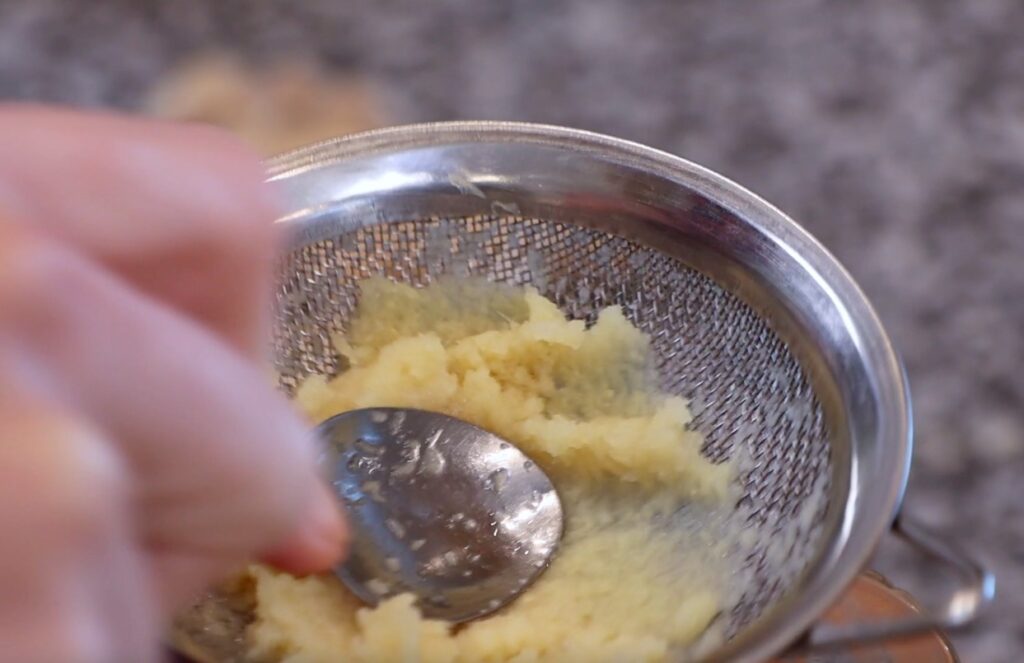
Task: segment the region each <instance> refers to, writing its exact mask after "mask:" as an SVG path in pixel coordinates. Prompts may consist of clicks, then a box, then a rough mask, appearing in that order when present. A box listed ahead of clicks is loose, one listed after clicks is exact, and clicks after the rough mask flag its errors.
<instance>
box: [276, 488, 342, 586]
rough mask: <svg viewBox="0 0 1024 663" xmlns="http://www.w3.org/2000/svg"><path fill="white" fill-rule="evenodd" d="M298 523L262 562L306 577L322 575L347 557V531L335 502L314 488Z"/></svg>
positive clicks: (324, 491) (330, 496)
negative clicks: (322, 572)
mask: <svg viewBox="0 0 1024 663" xmlns="http://www.w3.org/2000/svg"><path fill="white" fill-rule="evenodd" d="M315 493H316V494H315V496H314V498H313V499H312V501H311V504H310V506H309V507H308V508H307V510H306V513H305V514H304V518H303V520H302V522H301V523H300V524H299V525H298V526H297V527H296V528H295V529H294V531H293V532H292V533H291V534H290V535H289V536H288V537H287V538H286V539H285V540H284V542H283V543H282V544H281V545H280V546H278V547H276V548H274V549H273V550H272V551H271V552H270V553H268V554H266V555H264V557H263V561H264V562H266V563H267V564H270V565H271V566H275V567H277V568H279V569H281V570H282V571H287V572H288V573H292V574H295V575H306V574H309V573H318V572H321V571H326V570H328V569H330V568H331V567H332V566H334V565H336V564H338V563H340V562H341V561H343V560H344V558H345V556H346V555H347V554H348V546H349V531H348V525H347V523H346V521H345V516H344V514H343V513H342V511H341V507H340V506H339V504H338V500H337V498H335V496H334V495H333V494H332V493H331V492H330V491H329V490H328V489H327V487H326V486H323V485H322V484H318V487H317V490H316V491H315Z"/></svg>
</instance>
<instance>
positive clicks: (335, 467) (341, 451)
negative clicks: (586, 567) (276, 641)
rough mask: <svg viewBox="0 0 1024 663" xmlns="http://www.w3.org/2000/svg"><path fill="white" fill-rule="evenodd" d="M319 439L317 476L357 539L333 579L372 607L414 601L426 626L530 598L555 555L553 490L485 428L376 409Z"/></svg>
mask: <svg viewBox="0 0 1024 663" xmlns="http://www.w3.org/2000/svg"><path fill="white" fill-rule="evenodd" d="M317 431H318V433H319V434H320V437H321V439H322V440H323V442H324V446H323V449H322V452H321V455H320V465H321V467H322V469H323V470H324V472H325V473H326V476H327V477H328V479H329V480H330V481H331V482H332V485H333V486H334V488H335V490H336V491H337V493H338V496H339V498H340V499H341V500H342V501H343V502H344V503H345V504H346V505H347V507H348V509H347V511H348V517H349V524H350V526H351V528H352V549H351V554H350V556H349V558H348V560H347V561H346V562H345V563H344V564H342V565H341V566H339V567H338V568H337V569H336V573H337V574H338V577H340V578H341V579H342V581H344V583H345V584H346V585H347V586H348V587H349V589H351V590H352V591H353V592H354V593H355V594H356V595H357V596H359V598H361V599H362V600H364V601H366V602H367V603H369V604H370V605H376V604H377V603H379V602H380V601H381V600H383V599H385V598H388V597H391V596H394V595H396V594H402V593H406V592H411V593H413V594H414V595H416V597H417V598H418V606H419V608H420V610H421V611H422V612H423V614H424V615H425V616H428V617H434V618H438V619H444V620H447V621H450V622H463V621H467V620H470V619H474V618H477V617H482V616H483V615H486V614H489V613H491V612H494V611H495V610H498V609H499V608H501V607H502V606H504V605H506V604H508V603H509V602H510V601H512V600H513V599H514V598H515V597H517V596H518V595H519V594H520V593H521V592H523V590H525V589H526V588H527V587H528V586H529V585H530V583H531V582H533V581H534V580H535V579H536V578H537V576H539V575H540V574H541V573H543V571H544V570H545V569H546V568H547V566H548V564H549V563H550V561H551V556H552V554H554V552H555V550H556V549H557V548H558V543H559V540H560V539H561V536H562V505H561V501H560V500H559V498H558V494H557V493H556V492H555V488H554V486H552V485H551V480H550V479H548V477H547V475H546V474H544V472H543V471H542V470H541V469H540V468H539V467H537V465H536V464H535V463H534V462H533V461H532V460H530V458H528V457H527V456H526V455H525V454H524V453H523V452H522V451H520V450H519V449H518V448H517V447H515V446H513V445H512V444H509V443H508V442H507V441H505V440H502V439H501V438H499V437H497V436H495V435H492V434H491V433H488V432H487V431H485V430H483V429H481V428H477V427H476V426H473V425H471V424H468V423H466V422H464V421H461V420H459V419H455V418H452V417H448V416H445V415H443V414H438V413H436V412H424V411H422V410H410V409H395V408H372V409H366V410H355V411H351V412H346V413H344V414H340V415H337V416H335V417H332V418H330V419H328V420H327V421H325V422H323V423H322V424H321V425H320V426H319V427H318V429H317Z"/></svg>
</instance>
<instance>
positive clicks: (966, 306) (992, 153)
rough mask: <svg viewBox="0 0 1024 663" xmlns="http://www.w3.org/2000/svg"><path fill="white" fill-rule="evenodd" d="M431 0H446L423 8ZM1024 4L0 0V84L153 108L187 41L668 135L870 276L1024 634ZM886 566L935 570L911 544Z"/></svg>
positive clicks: (925, 491) (1000, 631) (945, 516)
mask: <svg viewBox="0 0 1024 663" xmlns="http://www.w3.org/2000/svg"><path fill="white" fill-rule="evenodd" d="M428 7H429V8H428ZM1022 31H1024V3H1021V2H1020V1H1019V0H977V1H975V2H970V3H966V2H958V1H956V0H903V1H902V2H898V3H897V2H891V1H889V0H865V1H862V2H858V3H832V2H827V1H825V0H775V1H774V2H751V3H742V6H741V3H736V2H718V3H706V2H688V1H682V0H639V1H637V2H630V1H628V0H618V1H612V0H556V1H552V2H546V3H545V2H537V1H534V0H522V1H514V2H501V3H498V2H494V3H486V2H477V1H475V0H440V1H438V2H434V3H430V4H429V5H428V4H426V3H422V2H418V1H416V0H392V1H389V2H378V1H377V0H351V1H349V2H345V3H339V2H329V1H327V0H324V1H314V0H310V1H308V2H302V3H297V2H289V1H287V0H266V1H263V2H237V1H227V0H222V1H220V2H200V1H191V0H179V1H178V2H174V3H160V4H159V5H158V3H155V2H137V3H134V4H129V3H123V2H116V1H114V0H109V1H105V0H104V1H100V0H96V1H94V2H90V3H78V2H74V1H73V0H49V1H45V2H43V1H39V2H35V1H29V0H26V1H24V2H5V3H2V4H0V95H2V96H3V97H5V98H19V99H36V100H45V101H57V102H68V103H76V104H84V105H110V106H118V107H125V108H134V107H137V106H138V104H139V103H140V100H141V99H142V98H143V95H144V94H145V92H146V90H147V89H148V87H149V86H150V85H151V84H152V82H153V81H154V80H156V79H157V78H158V77H159V76H160V75H161V74H162V73H163V72H165V71H166V70H167V69H168V68H169V67H171V66H173V65H174V63H175V62H176V61H178V60H179V59H180V58H181V57H182V56H184V55H187V54H189V53H191V52H193V51H195V50H197V49H202V48H208V47H214V46H220V47H226V48H229V49H232V50H235V51H237V52H240V53H243V54H245V55H246V56H247V57H250V58H254V59H256V60H260V59H271V58H274V57H277V56H280V55H282V54H296V53H298V54H300V55H310V56H313V57H315V58H318V59H319V60H320V61H322V62H324V63H326V64H328V65H331V66H334V67H339V68H342V69H347V70H353V71H357V72H359V73H360V74H361V75H364V76H368V77H370V78H372V79H373V80H374V81H376V82H377V83H378V84H379V85H380V87H381V89H382V90H383V93H384V98H385V99H386V102H387V108H388V112H389V113H390V114H391V116H392V117H393V119H394V120H395V121H403V122H404V121H420V120H439V119H457V118H486V119H520V120H533V121H542V122H552V123H559V124H567V125H573V126H577V127H581V128H586V129H592V130H596V131H601V132H605V133H610V134H614V135H618V136H622V137H625V138H630V139H634V140H637V141H641V142H644V143H648V144H650V145H653V146H657V147H660V148H663V149H666V150H669V151H672V152H675V153H677V154H680V155H682V156H685V157H687V158H689V159H691V160H694V161H697V162H699V163H701V164H704V165H706V166H709V167H711V168H713V169H715V170H718V171H719V172H721V173H723V174H725V175H727V176H729V177H731V178H733V179H735V180H737V181H738V182H740V183H742V184H744V185H746V186H748V187H749V188H751V189H753V190H754V191H757V192H758V193H760V194H761V195H763V196H765V197H766V198H768V199H769V200H771V201H773V202H774V203H776V204H777V205H779V206H780V207H781V208H782V209H784V210H786V211H787V212H789V213H790V214H791V215H792V216H793V217H794V218H796V219H797V220H798V221H800V222H801V223H803V224H804V225H805V226H807V227H808V228H809V229H810V230H811V232H813V233H814V234H815V235H817V236H818V237H819V238H820V239H821V240H822V241H823V242H824V243H825V244H826V245H827V246H828V247H829V248H830V249H831V250H832V251H833V252H834V253H835V254H836V255H837V256H838V257H839V258H840V260H842V261H843V262H844V263H845V264H846V265H847V267H848V268H849V269H850V271H851V272H852V273H853V274H854V276H855V277H856V278H857V279H858V280H859V282H860V283H861V284H862V286H863V287H864V289H865V290H866V292H867V293H868V295H869V297H870V298H871V299H872V300H873V301H874V302H875V304H876V305H877V308H878V310H879V312H880V314H881V316H882V318H883V320H884V322H885V324H886V325H887V327H888V329H889V330H890V332H891V334H892V336H893V337H894V340H895V342H896V344H897V346H898V347H899V348H900V349H901V351H902V352H903V355H904V357H905V360H906V363H907V368H908V371H909V374H910V379H911V383H912V389H913V394H914V398H915V404H916V422H917V447H916V449H915V455H914V467H913V473H912V478H911V485H910V490H909V492H908V500H907V505H906V506H907V508H908V509H909V511H911V512H913V513H914V514H916V515H918V516H920V518H921V519H923V520H924V521H926V522H927V523H929V524H931V525H933V526H935V527H936V528H938V529H939V530H941V531H942V532H944V533H947V534H948V536H949V537H951V538H955V539H957V540H960V541H963V542H965V543H966V544H968V545H969V546H970V547H971V548H972V549H975V550H978V551H980V552H982V553H983V554H984V555H985V556H986V557H987V559H988V560H989V561H990V562H991V563H992V564H993V565H994V567H995V568H996V570H997V572H998V573H999V575H1000V578H999V580H1000V597H999V599H998V607H997V609H995V610H993V611H991V612H990V613H989V615H988V616H987V618H986V619H985V621H984V623H983V624H982V625H981V626H980V627H978V628H976V629H974V630H972V631H970V632H967V633H964V634H959V635H957V636H956V637H955V638H954V640H955V642H956V645H957V647H958V648H959V650H960V652H961V654H962V656H963V658H964V659H965V660H969V661H1011V660H1016V659H1017V652H1019V651H1022V650H1024V627H1022V626H1021V620H1020V615H1021V614H1022V613H1024V592H1022V591H1021V590H1022V589H1024V572H1022V570H1021V565H1022V563H1024V489H1022V488H1021V484H1022V480H1024V370H1022V369H1024V333H1022V329H1024V295H1022V293H1024V82H1022V79H1021V72H1022V71H1024V39H1021V38H1020V34H1021V32H1022ZM882 555H883V557H884V559H883V560H882V562H881V564H882V566H883V567H884V568H886V569H887V570H889V572H890V573H891V575H892V576H893V579H894V580H896V581H897V582H901V581H903V580H904V579H906V584H907V585H908V586H910V587H914V586H916V585H917V584H918V583H921V582H922V581H924V580H927V579H928V578H929V577H930V575H929V573H927V572H925V571H923V570H922V567H921V566H920V564H918V563H915V562H914V561H913V559H912V558H910V557H909V556H908V555H906V554H905V553H902V552H900V551H899V550H898V549H897V548H890V546H885V547H883V552H882Z"/></svg>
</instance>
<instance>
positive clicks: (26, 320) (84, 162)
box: [0, 106, 346, 663]
mask: <svg viewBox="0 0 1024 663" xmlns="http://www.w3.org/2000/svg"><path fill="white" fill-rule="evenodd" d="M0 145H2V146H3V150H2V151H0V643H2V644H0V661H17V662H18V663H32V662H35V661H39V662H43V663H49V662H51V661H52V662H55V663H56V662H61V663H63V662H73V663H74V662H83V663H85V662H90V663H91V662H93V661H95V662H103V663H109V662H118V661H131V662H136V661H145V660H152V659H155V658H156V657H157V655H158V648H157V645H158V642H159V635H160V628H161V626H162V624H163V622H164V620H165V618H166V617H167V615H168V614H169V613H170V612H171V611H172V610H174V609H175V608H176V607H180V606H181V604H182V603H183V602H184V601H186V600H187V599H189V598H190V597H192V596H193V595H195V594H196V593H197V592H198V591H200V590H201V589H202V588H203V587H204V586H206V585H207V584H208V583H210V582H212V581H214V580H216V579H217V578H219V577H221V576H223V575H224V574H225V573H227V572H229V571H230V570H231V569H232V568H234V567H236V566H237V565H238V564H240V563H242V562H244V561H245V560H247V559H252V558H254V557H258V558H261V559H264V560H267V561H270V562H272V563H276V564H277V565H279V566H281V567H282V568H285V569H286V570H290V571H293V572H297V573H303V572H311V571H315V570H321V569H323V568H326V567H328V566H330V565H331V564H333V563H334V562H335V561H336V560H337V558H338V557H339V556H340V555H341V554H342V552H343V549H344V546H345V539H346V530H345V527H344V523H343V521H342V518H341V516H340V514H339V513H338V511H337V507H336V505H335V501H334V499H333V498H332V497H331V496H330V495H329V494H328V492H327V491H326V490H325V489H324V488H323V486H322V485H321V483H320V481H319V480H318V479H317V477H316V473H315V469H314V464H313V447H312V440H311V439H310V436H309V434H308V431H307V428H306V426H305V425H304V424H303V423H302V422H301V421H300V420H299V419H298V418H296V417H295V416H294V415H293V414H292V412H291V409H290V408H289V406H288V405H287V403H286V402H285V401H284V399H282V398H281V397H280V396H279V395H277V394H276V393H275V392H274V390H273V389H272V387H271V386H270V380H269V377H268V375H267V374H266V372H265V371H263V370H261V367H260V363H261V362H260V358H261V356H262V351H263V350H264V347H265V330H266V327H267V315H266V302H267V301H268V300H269V291H270V278H271V272H270V263H271V260H272V255H273V250H274V246H273V244H274V241H273V240H274V229H273V226H272V221H273V218H274V207H273V203H272V200H271V198H270V196H269V192H268V190H267V188H266V187H265V185H264V183H263V177H264V174H263V171H262V168H261V166H260V164H259V161H258V160H257V159H256V158H255V157H254V156H252V155H251V154H250V153H249V152H248V151H247V150H246V149H244V148H243V147H241V146H240V145H239V144H237V143H236V142H235V141H234V140H233V139H231V138H229V137H227V136H226V135H224V134H221V133H219V132H216V131H213V130H210V129H203V128H195V127H185V126H176V125H171V124H164V123H155V122H147V121H141V120H132V119H127V118H116V117H109V116H100V115H85V114H77V113H71V112H64V111H55V110H50V109H45V108H39V107H28V106H9V107H0Z"/></svg>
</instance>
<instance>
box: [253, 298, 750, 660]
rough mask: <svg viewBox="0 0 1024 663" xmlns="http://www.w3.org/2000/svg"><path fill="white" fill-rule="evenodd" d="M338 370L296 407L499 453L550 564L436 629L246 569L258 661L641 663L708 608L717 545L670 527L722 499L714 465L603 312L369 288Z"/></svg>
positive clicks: (406, 599) (614, 315)
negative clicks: (555, 546)
mask: <svg viewBox="0 0 1024 663" xmlns="http://www.w3.org/2000/svg"><path fill="white" fill-rule="evenodd" d="M362 290H363V293H362V298H361V304H360V307H359V310H358V311H357V313H356V316H355V318H354V320H353V322H352V325H351V329H350V332H349V334H348V335H347V337H346V338H339V339H337V342H336V344H337V346H338V349H339V351H340V352H341V353H342V354H343V355H344V356H345V357H346V358H347V359H348V361H349V368H348V370H346V371H345V372H343V373H342V374H340V375H339V376H338V377H336V378H334V379H331V380H327V379H325V378H323V377H313V378H310V379H309V380H307V381H306V382H305V383H304V384H303V385H302V386H301V387H300V388H299V390H298V392H297V394H296V400H297V402H298V404H299V405H300V407H301V408H302V409H303V410H304V411H305V412H306V413H307V415H309V416H310V417H311V418H312V419H313V420H314V421H316V422H319V421H322V420H324V419H326V418H328V417H330V416H333V415H335V414H338V413H339V412H343V411H346V410H352V409H356V408H363V407H371V406H385V407H386V406H391V407H414V408H421V409H425V410H434V411H438V412H444V413H447V414H450V415H452V416H455V417H459V418H461V419H464V420H466V421H469V422H472V423H474V424H476V425H478V426H481V427H483V428H486V429H488V430H491V431H493V432H495V433H497V434H498V435H500V436H502V437H505V438H506V439H508V440H509V441H511V442H514V443H516V444H517V445H518V446H519V447H520V448H521V449H523V451H525V452H526V453H527V454H528V455H530V456H531V457H533V458H534V459H535V460H536V461H537V462H538V463H539V464H540V465H541V466H542V467H543V468H544V469H545V470H546V471H547V472H548V473H549V475H550V476H551V478H552V480H553V481H554V483H555V485H556V487H557V488H558V490H559V494H560V496H561V498H562V502H563V506H564V509H565V513H566V530H565V535H564V539H563V541H562V543H561V546H560V548H559V551H558V552H557V553H556V556H555V558H554V561H553V563H552V565H551V567H550V568H549V569H548V570H547V571H546V572H545V573H544V574H543V575H542V576H541V577H540V579H539V580H538V581H537V582H536V583H535V584H534V585H533V586H532V587H531V588H530V589H529V590H528V591H527V592H525V593H524V594H523V596H522V597H520V598H519V599H518V600H516V601H515V602H513V603H512V604H510V605H509V606H508V607H506V608H505V609H503V610H502V611H500V612H498V613H496V614H495V615H493V616H491V617H489V618H486V619H481V620H477V621H474V622H471V623H469V624H466V625H465V626H463V627H461V628H459V629H457V630H453V629H452V628H451V626H450V625H449V624H446V623H444V622H440V621H432V620H426V619H423V618H422V617H421V616H420V614H419V612H418V610H417V609H416V607H415V605H414V604H413V601H412V598H411V597H410V596H398V597H394V598H392V599H389V600H387V601H385V602H383V603H382V604H381V605H379V606H377V607H376V608H368V607H365V606H363V605H362V604H361V603H360V601H359V600H358V599H356V598H355V597H354V596H353V595H351V594H350V593H349V592H348V591H347V590H346V589H345V588H344V587H343V586H342V585H341V583H340V582H338V581H337V580H336V579H335V578H334V577H333V576H314V577H308V578H301V579H300V578H294V577H292V576H289V575H287V574H283V573H279V572H276V571H273V570H270V569H267V568H264V567H259V566H254V567H252V568H251V569H250V570H249V576H250V581H251V582H252V583H253V585H254V594H255V601H256V620H255V622H254V623H253V625H252V626H251V627H250V629H249V633H248V636H249V642H250V651H251V654H252V656H253V658H255V659H257V660H283V661H286V662H287V663H320V662H328V661H331V662H333V661H367V662H370V661H383V662H388V661H423V662H424V663H433V662H435V661H436V662H439V663H440V662H448V661H451V662H460V663H461V662H467V663H468V662H475V661H495V662H497V661H515V662H517V663H528V662H533V661H538V662H539V661H569V662H573V661H581V662H582V661H658V660H663V659H664V658H665V657H666V656H667V655H668V653H669V651H670V650H672V649H673V648H677V647H680V646H684V645H686V644H688V643H690V642H692V641H693V640H694V639H695V638H696V637H697V636H699V635H700V634H701V633H702V632H703V631H704V630H705V629H706V628H707V626H708V624H709V623H710V622H711V620H712V619H713V618H714V616H715V615H716V614H717V612H718V611H719V610H720V607H721V606H720V603H721V598H720V595H721V594H720V593H721V591H722V587H721V585H722V583H723V575H724V573H723V570H722V568H720V567H721V564H722V555H721V551H720V550H719V549H718V548H717V547H716V543H715V542H714V541H712V540H709V539H708V537H702V536H700V534H699V533H695V532H692V531H691V532H685V531H683V530H681V529H679V528H675V527H672V526H671V524H670V523H669V520H670V519H672V518H673V514H674V513H676V512H677V511H679V510H680V509H681V508H698V507H699V505H700V504H701V503H705V504H709V505H717V504H721V503H722V502H723V501H724V500H725V499H726V498H727V497H728V494H729V483H730V478H731V471H732V469H731V467H730V466H729V465H728V464H726V465H713V464H711V463H710V462H708V461H707V460H706V459H704V458H703V457H702V456H701V454H700V446H701V443H702V438H701V436H700V435H699V434H698V433H695V432H691V431H688V430H687V429H686V424H687V423H688V422H689V420H690V414H689V411H688V410H687V407H686V403H685V402H684V401H683V400H682V399H679V398H675V397H670V396H667V395H665V394H663V393H661V392H660V391H659V390H658V389H657V387H656V386H655V385H656V382H655V376H654V374H653V373H652V368H651V362H650V357H649V348H648V341H647V338H646V337H645V336H644V335H643V333H641V332H640V331H639V330H637V329H636V328H635V327H633V326H632V325H631V324H630V323H629V321H628V320H627V319H626V318H625V316H624V315H623V314H622V312H621V311H620V310H619V309H617V308H609V309H606V310H605V311H603V312H602V313H601V314H600V316H599V317H598V320H597V322H596V323H595V324H594V325H593V326H591V327H590V328H589V329H587V328H586V326H585V324H584V323H583V322H582V321H570V320H567V319H566V318H565V316H564V314H562V312H561V311H560V310H559V309H558V308H557V306H556V305H555V304H553V303H552V302H550V301H548V300H547V299H545V298H543V297H542V296H541V295H539V294H538V293H537V292H536V291H533V290H527V289H517V288H512V287H509V286H499V285H495V284H490V283H486V282H483V281H476V280H449V281H442V282H440V283H438V284H435V285H433V286H430V287H427V288H422V289H415V288H412V287H409V286H405V285H398V284H394V283H390V282H388V281H385V280H383V279H370V280H368V281H365V282H364V283H363V284H362Z"/></svg>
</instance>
